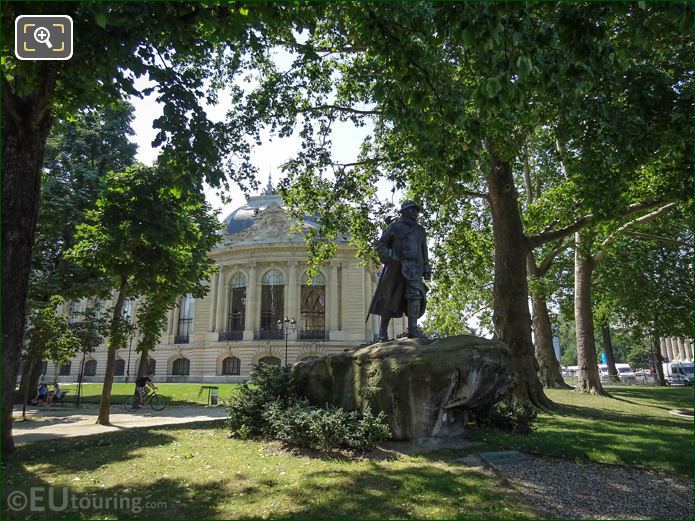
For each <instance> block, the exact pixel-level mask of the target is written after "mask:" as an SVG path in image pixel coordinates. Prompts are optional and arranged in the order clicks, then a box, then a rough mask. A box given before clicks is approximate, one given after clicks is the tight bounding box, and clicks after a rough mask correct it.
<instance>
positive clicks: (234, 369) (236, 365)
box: [222, 356, 241, 376]
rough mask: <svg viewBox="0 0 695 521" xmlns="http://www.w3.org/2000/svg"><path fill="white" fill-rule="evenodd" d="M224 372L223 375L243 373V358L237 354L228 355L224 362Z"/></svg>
mask: <svg viewBox="0 0 695 521" xmlns="http://www.w3.org/2000/svg"><path fill="white" fill-rule="evenodd" d="M222 374H223V375H232V376H233V375H240V374H241V360H239V359H238V358H237V357H236V356H228V357H227V358H225V359H224V361H223V362H222Z"/></svg>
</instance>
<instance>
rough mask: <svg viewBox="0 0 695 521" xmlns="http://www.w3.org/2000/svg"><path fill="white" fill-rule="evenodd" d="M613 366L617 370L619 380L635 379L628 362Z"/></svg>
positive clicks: (629, 380)
mask: <svg viewBox="0 0 695 521" xmlns="http://www.w3.org/2000/svg"><path fill="white" fill-rule="evenodd" d="M615 368H616V369H617V370H618V378H620V381H621V382H630V383H635V381H636V380H637V378H636V377H635V372H634V371H633V370H632V367H630V366H629V365H628V364H615Z"/></svg>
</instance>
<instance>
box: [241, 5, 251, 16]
mask: <svg viewBox="0 0 695 521" xmlns="http://www.w3.org/2000/svg"><path fill="white" fill-rule="evenodd" d="M239 14H240V15H241V16H248V15H249V10H248V9H246V8H244V7H242V8H241V9H239Z"/></svg>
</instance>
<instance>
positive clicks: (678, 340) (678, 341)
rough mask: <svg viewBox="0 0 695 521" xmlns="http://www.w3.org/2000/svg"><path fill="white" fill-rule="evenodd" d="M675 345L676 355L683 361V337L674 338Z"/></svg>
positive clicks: (684, 358)
mask: <svg viewBox="0 0 695 521" xmlns="http://www.w3.org/2000/svg"><path fill="white" fill-rule="evenodd" d="M676 346H678V357H679V358H680V361H681V362H685V360H686V356H685V346H684V345H683V339H682V338H680V337H678V338H676Z"/></svg>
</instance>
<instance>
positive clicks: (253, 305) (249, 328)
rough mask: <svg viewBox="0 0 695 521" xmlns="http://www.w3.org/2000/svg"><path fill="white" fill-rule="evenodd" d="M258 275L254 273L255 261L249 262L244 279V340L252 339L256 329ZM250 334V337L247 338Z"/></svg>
mask: <svg viewBox="0 0 695 521" xmlns="http://www.w3.org/2000/svg"><path fill="white" fill-rule="evenodd" d="M257 277H258V275H257V273H256V263H255V262H252V263H250V264H249V278H248V280H247V281H246V320H245V321H246V325H245V326H244V329H245V331H246V333H244V340H253V332H254V331H255V330H256V329H257V326H256V324H258V317H257V316H256V315H257V309H258V304H257V301H258V281H257V280H256V279H257ZM249 334H250V338H247V337H248V336H249Z"/></svg>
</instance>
